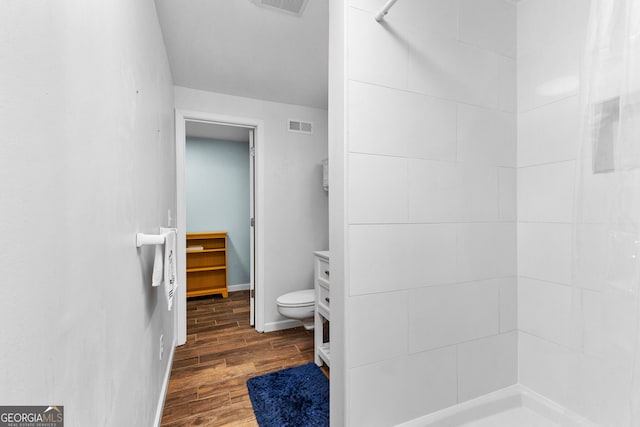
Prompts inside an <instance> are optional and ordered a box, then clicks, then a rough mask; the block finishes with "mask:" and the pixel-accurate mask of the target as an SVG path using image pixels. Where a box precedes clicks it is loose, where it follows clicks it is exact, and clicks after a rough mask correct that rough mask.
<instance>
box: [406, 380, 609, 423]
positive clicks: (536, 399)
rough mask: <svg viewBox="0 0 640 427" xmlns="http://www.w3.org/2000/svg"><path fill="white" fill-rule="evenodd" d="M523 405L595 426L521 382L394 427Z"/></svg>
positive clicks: (466, 419) (466, 418) (467, 418)
mask: <svg viewBox="0 0 640 427" xmlns="http://www.w3.org/2000/svg"><path fill="white" fill-rule="evenodd" d="M519 407H524V408H528V409H530V410H532V411H533V412H535V413H537V414H540V415H542V416H543V417H545V418H547V419H549V420H550V421H553V422H554V423H557V425H561V426H565V427H597V426H596V425H595V424H593V423H592V422H591V421H588V420H587V419H585V418H583V417H581V416H580V415H578V414H576V413H575V412H572V411H570V410H568V409H566V408H564V407H563V406H561V405H559V404H557V403H556V402H554V401H552V400H549V399H547V398H546V397H544V396H542V395H540V394H538V393H536V392H534V391H532V390H531V389H529V388H528V387H526V386H523V385H522V384H514V385H511V386H508V387H505V388H503V389H500V390H496V391H494V392H491V393H487V394H484V395H482V396H480V397H476V398H475V399H471V400H467V401H466V402H462V403H458V404H457V405H453V406H449V407H448V408H444V409H441V410H439V411H436V412H432V413H431V414H427V415H423V416H421V417H418V418H414V419H412V420H409V421H406V422H403V423H401V424H396V426H395V427H445V426H453V425H456V426H457V425H467V424H468V423H470V422H472V421H475V420H478V419H481V418H484V417H488V416H490V415H493V414H496V413H499V412H503V411H506V410H509V409H514V408H519Z"/></svg>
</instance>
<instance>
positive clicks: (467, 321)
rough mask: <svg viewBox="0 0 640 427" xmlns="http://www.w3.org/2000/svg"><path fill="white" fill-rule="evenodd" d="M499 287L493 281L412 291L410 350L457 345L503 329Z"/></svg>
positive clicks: (410, 301)
mask: <svg viewBox="0 0 640 427" xmlns="http://www.w3.org/2000/svg"><path fill="white" fill-rule="evenodd" d="M499 299H500V298H499V289H498V287H497V286H496V285H495V283H494V282H493V281H482V282H470V283H462V284H450V285H443V286H432V287H428V288H421V289H414V290H412V291H410V292H409V352H410V353H417V352H421V351H425V350H430V349H434V348H438V347H443V346H447V345H452V344H457V343H460V342H463V341H469V340H472V339H477V338H481V337H486V336H489V335H495V334H497V333H498V331H499V328H500V326H499V320H500V319H499V312H500V308H499V304H500V301H499Z"/></svg>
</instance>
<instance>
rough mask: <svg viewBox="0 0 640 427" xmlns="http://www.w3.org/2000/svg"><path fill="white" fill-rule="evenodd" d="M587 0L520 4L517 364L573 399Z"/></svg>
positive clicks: (544, 386) (533, 379)
mask: <svg viewBox="0 0 640 427" xmlns="http://www.w3.org/2000/svg"><path fill="white" fill-rule="evenodd" d="M588 6H589V2H588V1H584V0H565V1H560V2H559V1H553V0H535V1H530V0H526V1H524V2H522V3H520V4H519V5H518V36H517V40H518V74H517V75H518V191H517V194H518V329H519V332H518V347H519V348H518V349H519V352H518V362H519V364H518V370H519V379H520V382H521V383H522V384H524V385H526V386H528V387H530V388H532V389H533V390H535V391H537V392H539V393H541V394H543V395H545V396H547V397H549V398H551V399H553V400H555V401H557V402H558V403H562V404H566V403H567V399H566V397H567V396H566V395H567V387H568V382H569V378H568V377H567V372H568V369H567V362H568V360H569V357H570V351H569V346H570V344H571V340H572V338H573V335H574V331H573V330H572V324H571V318H570V317H571V307H572V305H571V304H572V301H573V297H574V295H573V292H574V291H573V289H572V287H571V272H572V270H571V268H572V256H573V251H572V245H573V240H572V236H573V234H572V233H573V225H572V222H573V215H574V190H575V178H576V177H575V168H576V158H577V154H578V142H579V133H580V124H579V99H578V98H579V95H578V90H579V88H578V84H579V72H580V70H579V65H580V53H581V50H582V47H583V40H584V31H585V29H586V19H587V15H588Z"/></svg>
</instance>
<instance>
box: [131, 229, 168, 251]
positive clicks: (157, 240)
mask: <svg viewBox="0 0 640 427" xmlns="http://www.w3.org/2000/svg"><path fill="white" fill-rule="evenodd" d="M164 240H165V235H164V234H144V233H137V234H136V247H137V248H139V247H141V246H145V245H164Z"/></svg>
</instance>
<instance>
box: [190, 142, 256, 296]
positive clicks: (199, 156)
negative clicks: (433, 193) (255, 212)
mask: <svg viewBox="0 0 640 427" xmlns="http://www.w3.org/2000/svg"><path fill="white" fill-rule="evenodd" d="M186 189H187V231H189V232H194V231H226V232H227V233H228V234H227V257H228V258H227V264H228V268H229V285H238V284H244V283H249V280H250V276H249V274H250V270H249V268H250V258H249V249H250V248H249V143H248V142H236V141H218V140H212V139H201V138H191V137H187V145H186Z"/></svg>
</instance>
